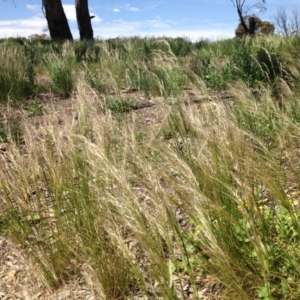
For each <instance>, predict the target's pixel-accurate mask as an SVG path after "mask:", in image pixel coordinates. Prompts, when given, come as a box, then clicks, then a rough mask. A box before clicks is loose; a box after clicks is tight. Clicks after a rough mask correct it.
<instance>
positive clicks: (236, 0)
mask: <svg viewBox="0 0 300 300" xmlns="http://www.w3.org/2000/svg"><path fill="white" fill-rule="evenodd" d="M231 2H232V3H233V5H234V6H235V7H236V10H237V13H238V16H239V19H240V24H241V26H242V27H243V29H244V32H245V34H246V35H254V34H255V28H256V23H255V22H256V19H255V17H254V16H250V15H249V13H250V11H251V10H252V9H254V8H255V9H256V10H258V11H259V12H263V11H265V10H266V6H265V4H266V0H258V1H257V2H256V3H254V4H252V5H246V0H231Z"/></svg>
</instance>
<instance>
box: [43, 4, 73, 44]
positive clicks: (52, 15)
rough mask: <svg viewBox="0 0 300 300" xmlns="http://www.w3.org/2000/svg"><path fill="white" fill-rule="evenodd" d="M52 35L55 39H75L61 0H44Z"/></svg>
mask: <svg viewBox="0 0 300 300" xmlns="http://www.w3.org/2000/svg"><path fill="white" fill-rule="evenodd" d="M42 5H43V11H44V14H45V17H46V20H47V23H48V28H49V32H50V36H51V38H52V39H55V40H73V37H72V33H71V30H70V27H69V24H68V20H67V17H66V15H65V12H64V9H63V6H62V3H61V0H42Z"/></svg>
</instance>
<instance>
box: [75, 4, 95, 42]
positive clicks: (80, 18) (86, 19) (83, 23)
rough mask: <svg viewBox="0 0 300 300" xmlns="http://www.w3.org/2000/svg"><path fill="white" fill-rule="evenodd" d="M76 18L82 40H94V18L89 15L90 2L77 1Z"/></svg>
mask: <svg viewBox="0 0 300 300" xmlns="http://www.w3.org/2000/svg"><path fill="white" fill-rule="evenodd" d="M76 17H77V24H78V29H79V34H80V40H93V39H94V33H93V28H92V23H91V18H92V17H91V16H90V13H89V6H88V0H76Z"/></svg>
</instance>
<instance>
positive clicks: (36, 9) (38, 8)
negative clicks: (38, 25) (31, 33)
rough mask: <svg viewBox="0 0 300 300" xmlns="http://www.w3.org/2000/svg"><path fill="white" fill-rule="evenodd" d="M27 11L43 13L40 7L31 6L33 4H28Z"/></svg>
mask: <svg viewBox="0 0 300 300" xmlns="http://www.w3.org/2000/svg"><path fill="white" fill-rule="evenodd" d="M26 9H28V10H31V11H33V12H35V13H37V12H41V10H42V8H41V6H40V5H31V4H26Z"/></svg>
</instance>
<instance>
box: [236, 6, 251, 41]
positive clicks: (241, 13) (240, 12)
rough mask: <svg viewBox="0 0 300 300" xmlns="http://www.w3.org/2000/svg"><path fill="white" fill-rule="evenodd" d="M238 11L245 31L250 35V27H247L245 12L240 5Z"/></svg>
mask: <svg viewBox="0 0 300 300" xmlns="http://www.w3.org/2000/svg"><path fill="white" fill-rule="evenodd" d="M237 13H238V15H239V18H240V22H241V25H242V27H243V28H244V31H245V33H246V35H248V34H249V29H248V27H247V25H246V23H245V19H244V17H243V12H242V10H241V9H240V8H239V7H237Z"/></svg>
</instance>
